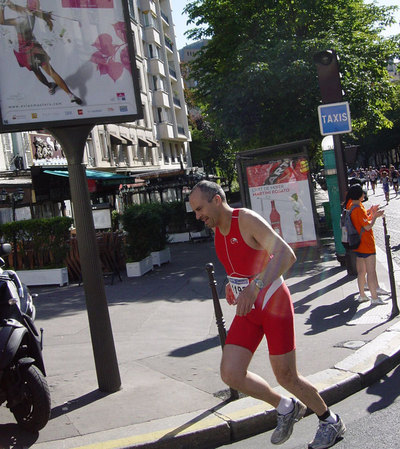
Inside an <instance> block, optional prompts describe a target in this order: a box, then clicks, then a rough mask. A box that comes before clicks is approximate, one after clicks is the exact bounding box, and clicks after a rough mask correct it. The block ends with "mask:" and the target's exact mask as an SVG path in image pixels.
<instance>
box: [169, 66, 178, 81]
mask: <svg viewBox="0 0 400 449" xmlns="http://www.w3.org/2000/svg"><path fill="white" fill-rule="evenodd" d="M168 72H169V74H170V76H172V77H173V78H175V79H176V80H177V79H178V76H177V74H176V70H175V69H174V68H173V67H171V66H168Z"/></svg>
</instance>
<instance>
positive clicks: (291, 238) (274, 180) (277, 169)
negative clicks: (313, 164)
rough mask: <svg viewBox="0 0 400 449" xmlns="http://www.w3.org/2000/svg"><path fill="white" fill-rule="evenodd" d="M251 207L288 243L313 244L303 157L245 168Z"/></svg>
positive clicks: (307, 185)
mask: <svg viewBox="0 0 400 449" xmlns="http://www.w3.org/2000/svg"><path fill="white" fill-rule="evenodd" d="M246 175H247V182H248V186H249V195H250V201H251V208H252V209H253V210H254V211H255V212H257V213H259V214H260V215H261V216H263V217H264V218H265V219H266V220H267V221H268V222H269V223H270V225H271V226H272V228H273V229H274V231H275V232H276V233H278V234H279V235H280V236H281V237H282V238H283V239H284V240H285V241H286V242H287V243H289V245H290V246H292V247H293V248H300V247H305V246H316V245H317V236H316V232H315V226H314V216H313V209H312V203H311V197H310V189H309V183H308V175H309V167H308V161H307V159H306V158H304V157H296V158H290V159H289V158H287V159H281V160H274V161H268V162H265V163H264V162H263V163H262V164H259V165H251V166H248V167H246Z"/></svg>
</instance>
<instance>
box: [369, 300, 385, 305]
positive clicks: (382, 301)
mask: <svg viewBox="0 0 400 449" xmlns="http://www.w3.org/2000/svg"><path fill="white" fill-rule="evenodd" d="M383 304H386V303H385V301H384V300H383V299H382V298H375V299H374V298H371V306H381V305H383Z"/></svg>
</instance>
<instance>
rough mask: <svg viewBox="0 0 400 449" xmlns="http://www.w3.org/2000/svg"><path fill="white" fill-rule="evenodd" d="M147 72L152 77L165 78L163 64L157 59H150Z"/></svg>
mask: <svg viewBox="0 0 400 449" xmlns="http://www.w3.org/2000/svg"><path fill="white" fill-rule="evenodd" d="M149 72H150V73H151V74H152V75H161V76H162V77H165V68H164V63H163V62H162V61H161V60H160V59H158V58H152V59H150V62H149Z"/></svg>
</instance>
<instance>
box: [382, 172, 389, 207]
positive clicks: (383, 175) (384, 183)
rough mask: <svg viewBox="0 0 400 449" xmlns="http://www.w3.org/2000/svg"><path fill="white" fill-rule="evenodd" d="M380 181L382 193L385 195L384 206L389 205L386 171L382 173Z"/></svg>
mask: <svg viewBox="0 0 400 449" xmlns="http://www.w3.org/2000/svg"><path fill="white" fill-rule="evenodd" d="M381 181H382V188H383V193H384V194H385V200H386V204H389V200H390V198H389V196H390V192H389V187H390V186H389V182H390V180H389V174H388V172H387V171H386V170H383V171H382V175H381Z"/></svg>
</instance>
